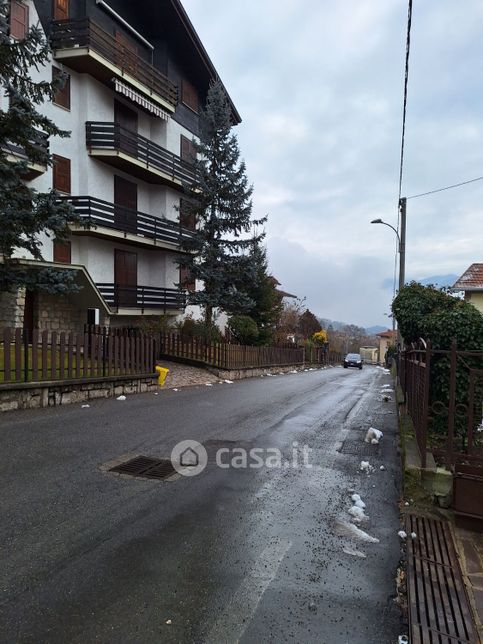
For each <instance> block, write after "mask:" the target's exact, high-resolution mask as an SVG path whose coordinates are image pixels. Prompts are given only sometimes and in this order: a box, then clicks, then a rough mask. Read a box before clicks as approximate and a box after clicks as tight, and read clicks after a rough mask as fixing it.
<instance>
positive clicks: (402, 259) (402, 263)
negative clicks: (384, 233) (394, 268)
mask: <svg viewBox="0 0 483 644" xmlns="http://www.w3.org/2000/svg"><path fill="white" fill-rule="evenodd" d="M399 212H400V215H401V235H399V233H398V231H397V230H396V228H394V226H391V224H388V223H387V222H385V221H382V219H373V220H372V221H371V224H382V225H383V226H388V227H389V228H392V230H394V232H395V233H396V237H397V240H398V242H399V292H401V289H402V288H403V287H404V282H405V272H406V198H405V197H402V198H401V199H399Z"/></svg>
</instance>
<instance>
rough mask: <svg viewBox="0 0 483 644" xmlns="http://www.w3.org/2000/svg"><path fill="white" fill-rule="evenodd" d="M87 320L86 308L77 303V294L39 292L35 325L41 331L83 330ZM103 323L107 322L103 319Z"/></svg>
mask: <svg viewBox="0 0 483 644" xmlns="http://www.w3.org/2000/svg"><path fill="white" fill-rule="evenodd" d="M86 322H87V319H86V310H85V309H81V308H80V307H79V306H78V305H77V304H76V296H75V294H73V295H60V294H56V295H52V294H50V293H38V294H37V298H36V304H35V311H34V326H35V328H37V329H40V330H41V331H44V330H47V331H64V332H70V331H74V332H81V331H83V330H84V324H85V323H86ZM101 324H105V322H104V321H103V320H101Z"/></svg>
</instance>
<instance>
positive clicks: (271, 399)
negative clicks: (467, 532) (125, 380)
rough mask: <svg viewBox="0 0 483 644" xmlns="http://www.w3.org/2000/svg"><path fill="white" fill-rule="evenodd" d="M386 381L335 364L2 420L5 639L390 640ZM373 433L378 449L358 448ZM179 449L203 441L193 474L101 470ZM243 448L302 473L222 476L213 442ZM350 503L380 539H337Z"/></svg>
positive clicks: (390, 415) (390, 410) (391, 472)
mask: <svg viewBox="0 0 483 644" xmlns="http://www.w3.org/2000/svg"><path fill="white" fill-rule="evenodd" d="M383 384H391V378H390V376H389V375H388V374H386V373H384V372H383V371H382V370H380V369H377V368H374V367H366V368H364V369H363V370H362V371H359V370H344V369H342V368H333V369H327V370H321V371H318V370H317V371H310V372H303V373H298V374H289V375H285V376H282V375H279V376H277V377H273V378H268V377H265V378H263V379H261V378H257V379H251V380H245V381H240V382H236V383H234V384H231V385H230V384H223V385H215V386H213V387H211V388H209V387H204V386H203V387H193V388H186V389H183V390H180V391H178V392H174V391H172V390H168V391H162V392H160V394H159V395H158V396H154V395H153V394H146V395H141V396H132V397H128V399H127V400H126V401H125V402H119V401H116V400H107V401H99V402H94V403H91V406H90V408H89V409H81V406H80V405H74V406H69V407H61V408H54V409H48V410H38V411H31V412H17V413H9V414H4V415H3V416H0V427H1V430H0V442H1V445H0V454H1V456H0V462H1V471H2V487H1V491H0V498H1V505H2V524H1V528H0V531H1V543H2V572H1V579H0V602H1V604H0V613H1V615H0V617H1V627H0V640H1V641H2V642H9V643H11V642H32V643H34V642H35V643H39V642H52V643H57V642H62V643H64V642H83V643H85V642H136V643H137V642H144V643H145V642H182V643H184V642H210V643H211V642H214V643H220V644H221V643H223V644H228V643H231V642H242V643H252V642H303V643H305V642H307V643H311V642H314V643H315V642H317V643H318V644H321V643H322V644H338V643H350V644H386V643H388V644H389V643H392V642H395V641H397V635H398V633H399V632H400V615H399V610H398V609H397V607H396V606H395V604H394V600H393V598H394V595H395V582H394V577H395V572H396V568H397V564H398V561H399V552H400V551H399V543H398V537H397V531H398V530H399V521H398V509H397V501H398V498H399V480H400V470H399V457H398V456H397V435H396V414H395V404H394V402H393V401H392V402H389V403H387V402H384V401H383V400H382V398H381V387H382V385H383ZM392 398H394V395H392ZM371 425H372V426H374V427H376V428H379V429H381V430H382V431H383V432H384V439H383V441H382V442H381V444H380V445H368V444H365V443H364V442H363V438H364V435H365V432H366V430H367V429H368V428H369V427H370V426H371ZM185 439H193V440H197V441H199V442H202V443H205V444H206V443H207V442H208V444H207V448H208V453H209V463H208V466H207V468H206V470H205V471H204V472H203V473H202V474H200V475H199V476H195V477H183V476H179V475H178V476H177V477H173V478H174V480H170V481H150V480H141V479H127V478H122V477H119V476H115V475H113V474H110V473H106V472H103V471H102V470H101V467H102V466H103V465H104V464H105V463H107V462H108V461H110V460H112V459H115V458H117V457H119V456H121V455H124V454H128V453H130V454H143V455H146V456H152V457H159V458H169V456H170V453H171V449H172V448H173V446H174V445H175V444H176V443H177V442H178V441H181V440H185ZM294 442H296V443H297V445H296V446H295V448H294ZM304 445H307V446H308V447H309V448H310V449H311V450H312V452H311V453H310V455H309V459H308V460H309V463H310V464H311V465H312V467H305V466H304V465H303V463H302V460H303V459H302V456H301V454H300V450H301V448H302V447H303V446H304ZM240 446H241V447H243V448H245V449H247V450H249V449H253V448H260V449H262V448H263V449H265V450H267V449H270V450H275V449H277V450H280V452H281V454H282V455H283V460H284V461H285V460H288V461H291V460H292V457H293V450H294V449H296V450H298V454H299V456H298V461H299V466H298V467H296V468H295V467H292V466H290V467H285V466H284V467H269V466H268V464H267V465H264V466H263V467H261V468H257V469H253V468H246V469H243V468H234V467H230V468H228V469H224V468H220V467H217V465H216V463H215V452H216V450H217V449H218V448H225V450H233V449H234V448H235V447H240ZM270 453H271V454H275V452H273V451H272V452H270ZM232 454H233V451H231V452H225V456H224V457H223V461H224V463H226V462H229V461H230V458H231V456H232ZM264 454H265V452H264ZM275 460H276V459H275ZM361 460H369V461H370V462H371V464H372V465H373V466H374V467H375V470H374V472H372V473H371V474H370V475H368V474H365V473H361V472H360V471H359V464H360V461H361ZM270 464H272V465H273V464H274V461H272V462H271V463H270ZM381 465H383V466H384V467H385V469H384V471H382V470H380V466H381ZM354 492H357V493H359V494H360V495H361V497H362V498H363V500H364V501H365V502H366V504H367V509H366V513H367V514H368V516H369V521H368V522H367V523H364V524H363V525H361V526H360V527H361V529H362V530H364V531H365V532H366V533H368V534H369V535H371V536H372V537H374V538H377V539H378V540H379V542H378V543H368V542H366V541H363V540H361V539H359V538H355V537H347V536H346V534H345V533H346V529H347V528H346V527H344V525H345V524H344V523H341V522H347V521H349V519H350V516H349V514H348V509H349V508H350V507H351V505H352V503H351V499H350V497H351V494H352V493H354Z"/></svg>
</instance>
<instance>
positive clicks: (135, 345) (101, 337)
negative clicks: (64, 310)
mask: <svg viewBox="0 0 483 644" xmlns="http://www.w3.org/2000/svg"><path fill="white" fill-rule="evenodd" d="M155 355H156V342H155V339H154V338H152V337H149V336H146V335H143V334H142V333H135V332H128V331H122V332H113V331H110V330H108V329H105V328H104V329H101V330H98V331H95V330H93V329H86V332H85V333H64V332H59V333H58V332H56V331H39V330H37V329H34V330H33V331H28V330H26V329H10V328H6V329H3V331H0V384H9V383H20V382H45V381H55V380H73V379H83V380H89V379H91V378H101V377H110V376H125V375H133V376H134V375H147V374H153V373H154V370H155Z"/></svg>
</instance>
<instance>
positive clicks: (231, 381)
mask: <svg viewBox="0 0 483 644" xmlns="http://www.w3.org/2000/svg"><path fill="white" fill-rule="evenodd" d="M223 382H226V384H227V385H232V384H233V380H224V381H223Z"/></svg>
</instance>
